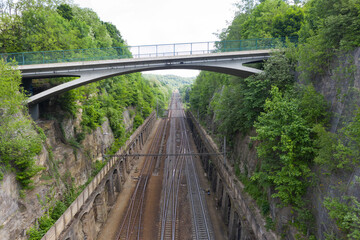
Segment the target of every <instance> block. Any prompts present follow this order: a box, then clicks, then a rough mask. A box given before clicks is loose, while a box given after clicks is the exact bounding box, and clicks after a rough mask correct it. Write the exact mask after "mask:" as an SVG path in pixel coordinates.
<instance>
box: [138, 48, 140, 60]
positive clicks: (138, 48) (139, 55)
mask: <svg viewBox="0 0 360 240" xmlns="http://www.w3.org/2000/svg"><path fill="white" fill-rule="evenodd" d="M138 58H140V46H138Z"/></svg>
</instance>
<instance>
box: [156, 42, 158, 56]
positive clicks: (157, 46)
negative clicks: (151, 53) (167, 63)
mask: <svg viewBox="0 0 360 240" xmlns="http://www.w3.org/2000/svg"><path fill="white" fill-rule="evenodd" d="M157 56H158V45H156V57H157Z"/></svg>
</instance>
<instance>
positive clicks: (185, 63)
mask: <svg viewBox="0 0 360 240" xmlns="http://www.w3.org/2000/svg"><path fill="white" fill-rule="evenodd" d="M269 53H270V50H254V51H245V52H231V53H212V54H205V55H197V56H187V57H184V56H172V57H162V58H153V59H116V60H101V61H90V62H68V63H55V64H38V65H23V66H19V70H21V72H22V77H23V79H32V78H49V77H79V78H78V79H75V80H73V81H70V82H67V83H63V84H61V85H58V86H56V87H53V88H51V89H48V90H46V91H43V92H41V93H39V94H36V95H34V96H31V97H30V98H29V99H28V104H37V103H39V102H42V101H44V100H46V99H48V98H50V97H52V96H55V95H58V94H61V93H64V92H66V91H69V90H71V89H75V88H77V87H80V86H83V85H86V84H89V83H93V82H96V81H100V80H103V79H106V78H109V77H114V76H119V75H123V74H129V73H135V72H144V71H153V70H171V69H189V70H205V71H212V72H219V73H226V74H230V75H235V76H240V77H248V76H250V75H252V74H256V73H260V72H262V71H261V70H258V69H254V68H250V67H246V66H243V64H245V63H252V62H260V61H263V60H264V59H267V58H268V57H269Z"/></svg>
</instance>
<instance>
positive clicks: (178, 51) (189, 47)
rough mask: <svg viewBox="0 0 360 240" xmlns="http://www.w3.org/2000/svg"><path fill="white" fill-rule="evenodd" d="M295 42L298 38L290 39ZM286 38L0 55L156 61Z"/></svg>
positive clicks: (22, 61)
mask: <svg viewBox="0 0 360 240" xmlns="http://www.w3.org/2000/svg"><path fill="white" fill-rule="evenodd" d="M289 40H290V42H294V43H297V38H289ZM285 42H286V39H285V38H257V39H242V40H230V41H228V40H227V41H212V42H192V43H174V44H157V45H141V46H124V47H112V48H90V49H72V50H57V51H39V52H19V53H2V54H0V57H1V58H2V59H3V60H4V61H5V62H12V61H16V62H17V63H18V65H30V64H45V63H60V62H81V61H95V60H113V59H122V58H155V57H170V56H182V55H198V54H207V53H215V52H235V51H245V50H264V49H272V48H276V47H279V46H284V45H285Z"/></svg>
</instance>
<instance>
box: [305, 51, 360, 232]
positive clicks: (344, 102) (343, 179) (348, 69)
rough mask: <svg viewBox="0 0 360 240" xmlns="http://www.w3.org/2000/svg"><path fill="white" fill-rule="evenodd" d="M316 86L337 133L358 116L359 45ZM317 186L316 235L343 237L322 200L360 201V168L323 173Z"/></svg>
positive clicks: (314, 192) (314, 202)
mask: <svg viewBox="0 0 360 240" xmlns="http://www.w3.org/2000/svg"><path fill="white" fill-rule="evenodd" d="M315 83H316V84H315V88H316V89H317V91H319V92H320V93H321V94H323V95H324V96H325V99H326V100H327V101H328V102H329V103H330V108H331V111H332V113H333V115H332V118H331V131H332V132H336V131H338V130H339V129H340V128H342V127H343V126H344V125H346V124H347V123H348V122H349V121H351V119H352V117H353V116H354V115H355V112H356V110H357V109H358V107H359V106H360V48H358V49H356V50H355V51H354V52H352V53H348V54H345V55H342V56H338V58H337V59H334V61H333V63H332V65H331V71H329V72H328V73H327V74H325V75H324V76H322V77H319V78H318V79H316V81H315ZM316 170H317V176H318V177H319V180H318V183H317V185H316V187H314V188H313V189H311V193H310V194H311V199H312V205H313V206H314V211H313V213H314V215H315V220H316V229H317V236H316V237H317V238H318V239H325V233H333V234H334V235H335V236H336V238H338V239H340V238H341V237H342V236H341V233H340V232H339V229H338V228H337V227H336V225H335V222H334V221H333V220H331V219H330V218H329V215H328V213H327V212H328V211H327V210H326V209H325V208H324V206H323V204H322V202H323V201H324V198H325V197H331V198H340V197H342V196H354V197H356V198H357V199H358V201H359V200H360V184H359V183H357V184H354V183H356V177H359V176H360V168H359V167H358V168H356V169H354V170H353V171H352V172H348V171H345V170H339V171H337V172H336V173H333V174H331V175H330V176H327V175H324V174H321V169H316Z"/></svg>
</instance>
